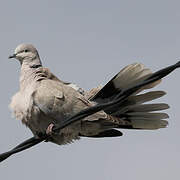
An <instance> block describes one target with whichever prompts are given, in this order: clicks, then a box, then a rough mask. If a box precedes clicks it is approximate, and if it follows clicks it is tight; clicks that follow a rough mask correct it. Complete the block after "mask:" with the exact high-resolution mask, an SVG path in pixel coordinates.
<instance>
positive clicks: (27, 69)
mask: <svg viewBox="0 0 180 180" xmlns="http://www.w3.org/2000/svg"><path fill="white" fill-rule="evenodd" d="M40 67H42V64H41V60H40V59H39V58H36V59H33V60H32V61H29V60H24V61H23V63H22V64H21V73H20V89H24V88H26V87H27V85H29V84H31V83H33V82H34V81H35V80H36V72H37V71H38V69H39V68H40Z"/></svg>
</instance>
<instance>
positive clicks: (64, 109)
mask: <svg viewBox="0 0 180 180" xmlns="http://www.w3.org/2000/svg"><path fill="white" fill-rule="evenodd" d="M9 58H16V59H18V60H19V62H20V64H21V74H20V90H19V92H17V93H16V94H15V95H14V96H13V98H12V101H11V104H10V108H11V109H12V110H13V113H14V115H15V117H16V118H17V119H19V120H21V121H22V122H23V123H24V124H25V125H26V126H28V127H29V128H30V129H31V131H32V133H33V134H34V135H35V136H39V135H40V134H43V133H48V134H50V138H49V141H51V142H54V143H56V144H60V145H61V144H67V143H71V142H73V141H74V140H77V139H79V138H80V137H81V136H85V137H97V138H98V137H114V136H122V133H121V132H120V131H118V130H117V129H120V128H122V129H159V128H164V127H166V126H167V124H168V122H167V121H166V120H164V119H167V118H168V115H167V114H166V113H162V112H159V113H154V112H153V111H160V110H165V109H167V108H169V106H168V105H167V104H164V103H159V104H144V103H146V102H149V101H151V100H154V99H157V98H159V97H161V96H163V95H165V92H164V91H151V92H147V93H144V94H139V93H140V92H141V91H143V90H144V89H149V88H153V87H154V86H156V85H157V84H159V83H160V81H161V80H158V81H156V82H154V83H151V84H149V85H146V86H144V87H143V88H141V89H140V90H138V91H137V92H136V93H134V94H133V95H131V96H129V97H128V98H127V99H125V100H124V101H123V103H120V104H118V105H116V106H112V107H108V108H107V109H106V110H104V111H100V112H97V113H95V114H93V115H90V116H88V117H86V118H84V119H82V120H81V121H78V122H75V123H73V124H71V125H69V126H68V127H65V128H64V129H62V130H61V131H60V132H59V133H54V132H52V127H53V126H54V125H60V124H61V123H62V122H64V121H65V120H66V119H67V118H68V117H70V116H72V115H73V114H76V113H77V112H80V111H81V110H83V109H86V108H88V107H92V106H93V105H95V104H96V103H101V102H102V103H103V102H109V101H110V100H112V99H116V96H117V94H118V93H119V92H121V91H122V90H123V89H127V88H128V87H132V86H133V85H135V84H137V83H139V82H141V81H142V80H143V79H145V78H148V77H149V76H150V75H151V74H152V73H151V71H150V70H149V69H147V68H145V67H144V65H142V64H140V63H134V64H131V65H128V66H126V67H125V68H124V69H122V70H121V71H120V72H119V73H118V74H117V75H116V76H115V77H114V78H113V79H112V80H111V81H109V82H108V83H107V84H106V85H105V86H104V87H98V88H94V89H92V90H91V91H89V92H84V91H83V90H82V89H81V88H78V87H77V86H76V85H74V84H71V83H66V82H63V81H61V80H59V79H58V78H57V77H56V76H55V75H53V74H52V73H51V72H50V71H49V70H48V69H47V68H44V67H43V66H42V63H41V60H40V57H39V54H38V51H37V50H36V49H35V48H34V47H33V46H32V45H30V44H21V45H19V46H18V47H17V48H16V49H15V53H14V54H13V55H12V56H10V57H9Z"/></svg>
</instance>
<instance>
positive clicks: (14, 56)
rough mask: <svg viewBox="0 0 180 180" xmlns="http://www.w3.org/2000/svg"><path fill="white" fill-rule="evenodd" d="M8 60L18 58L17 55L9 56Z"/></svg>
mask: <svg viewBox="0 0 180 180" xmlns="http://www.w3.org/2000/svg"><path fill="white" fill-rule="evenodd" d="M8 58H9V59H11V58H16V54H13V55H11V56H9V57H8Z"/></svg>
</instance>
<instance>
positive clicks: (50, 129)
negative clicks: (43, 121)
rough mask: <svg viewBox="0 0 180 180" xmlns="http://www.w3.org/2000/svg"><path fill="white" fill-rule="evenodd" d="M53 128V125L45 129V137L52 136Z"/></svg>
mask: <svg viewBox="0 0 180 180" xmlns="http://www.w3.org/2000/svg"><path fill="white" fill-rule="evenodd" d="M53 127H54V124H53V123H51V124H49V126H48V127H47V129H46V134H47V135H52V134H53Z"/></svg>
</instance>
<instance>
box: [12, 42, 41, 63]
mask: <svg viewBox="0 0 180 180" xmlns="http://www.w3.org/2000/svg"><path fill="white" fill-rule="evenodd" d="M10 58H15V59H17V60H19V61H20V63H21V64H22V63H23V61H26V62H29V63H31V62H32V61H33V60H34V59H39V54H38V51H37V50H36V48H35V47H34V46H33V45H31V44H20V45H18V46H17V48H16V49H15V51H14V54H13V55H11V56H9V59H10Z"/></svg>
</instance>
